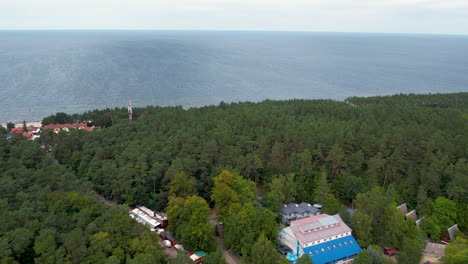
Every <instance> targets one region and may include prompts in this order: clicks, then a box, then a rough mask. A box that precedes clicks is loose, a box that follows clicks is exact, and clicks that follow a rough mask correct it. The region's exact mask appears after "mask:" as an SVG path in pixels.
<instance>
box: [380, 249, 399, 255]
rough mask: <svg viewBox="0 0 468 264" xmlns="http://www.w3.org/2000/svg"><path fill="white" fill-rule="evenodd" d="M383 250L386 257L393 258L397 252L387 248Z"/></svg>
mask: <svg viewBox="0 0 468 264" xmlns="http://www.w3.org/2000/svg"><path fill="white" fill-rule="evenodd" d="M383 250H384V253H385V255H388V256H394V255H395V254H396V253H397V252H398V250H396V249H394V248H389V247H384V248H383Z"/></svg>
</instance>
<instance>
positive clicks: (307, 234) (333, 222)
mask: <svg viewBox="0 0 468 264" xmlns="http://www.w3.org/2000/svg"><path fill="white" fill-rule="evenodd" d="M291 230H292V231H293V233H294V236H295V237H296V238H297V239H298V240H299V242H300V243H301V244H302V245H304V244H306V243H310V242H313V241H318V240H321V239H324V238H329V237H333V236H336V235H339V234H343V233H348V232H351V228H349V227H348V226H347V225H346V224H345V223H344V222H343V220H342V219H341V217H340V216H339V215H332V216H330V215H327V214H321V215H316V216H310V217H307V218H304V219H300V220H296V221H292V222H291Z"/></svg>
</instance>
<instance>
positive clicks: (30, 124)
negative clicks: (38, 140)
mask: <svg viewBox="0 0 468 264" xmlns="http://www.w3.org/2000/svg"><path fill="white" fill-rule="evenodd" d="M1 126H2V127H4V128H6V127H7V123H2V124H1ZM22 126H23V123H15V127H22ZM26 126H35V127H42V121H30V122H26Z"/></svg>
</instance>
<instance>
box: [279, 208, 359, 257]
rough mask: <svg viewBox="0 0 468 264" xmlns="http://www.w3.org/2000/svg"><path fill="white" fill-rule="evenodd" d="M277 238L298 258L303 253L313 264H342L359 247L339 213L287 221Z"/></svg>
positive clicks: (354, 254) (357, 251)
mask: <svg viewBox="0 0 468 264" xmlns="http://www.w3.org/2000/svg"><path fill="white" fill-rule="evenodd" d="M279 240H280V241H281V243H283V244H284V245H286V246H288V247H289V248H291V249H292V251H293V254H294V255H297V256H298V257H300V256H302V255H303V254H307V255H308V256H309V257H310V258H311V259H312V260H313V261H314V263H315V264H325V263H338V262H340V263H346V262H348V261H351V259H352V258H353V257H355V256H356V255H357V254H358V253H359V252H361V248H360V247H359V245H358V243H357V242H356V240H355V239H354V237H353V236H352V235H351V229H350V228H349V227H348V226H347V225H346V224H345V223H344V222H343V220H342V219H341V217H340V216H339V215H332V216H330V215H327V214H321V215H316V216H311V217H307V218H304V219H300V220H296V221H292V222H291V226H289V227H286V228H284V229H283V230H281V232H280V234H279Z"/></svg>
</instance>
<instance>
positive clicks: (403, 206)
mask: <svg viewBox="0 0 468 264" xmlns="http://www.w3.org/2000/svg"><path fill="white" fill-rule="evenodd" d="M397 209H398V210H400V212H402V213H403V215H406V214H407V213H408V206H407V205H406V203H403V204H400V205H399V206H397Z"/></svg>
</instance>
